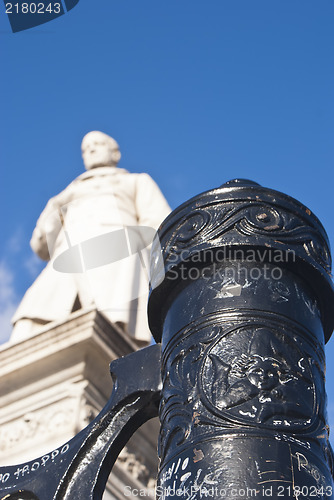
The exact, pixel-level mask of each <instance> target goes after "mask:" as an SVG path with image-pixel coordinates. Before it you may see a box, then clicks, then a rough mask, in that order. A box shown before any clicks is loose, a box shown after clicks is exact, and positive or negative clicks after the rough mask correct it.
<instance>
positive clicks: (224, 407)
mask: <svg viewBox="0 0 334 500" xmlns="http://www.w3.org/2000/svg"><path fill="white" fill-rule="evenodd" d="M208 380H212V383H211V384H208ZM200 383H201V393H202V394H203V401H204V404H205V405H206V406H207V407H208V408H209V409H210V410H211V411H213V412H214V413H215V414H216V415H219V416H222V417H224V418H226V419H228V420H231V421H232V422H235V423H239V424H246V425H252V424H253V425H256V424H262V428H263V426H265V427H276V428H280V429H282V428H286V429H287V430H290V431H291V430H293V429H294V430H296V429H298V428H305V427H309V426H310V425H311V424H312V421H313V417H314V410H315V407H316V393H315V388H314V381H313V375H312V370H311V366H310V362H309V360H308V359H307V358H306V357H305V355H303V353H302V352H301V350H300V349H299V347H298V345H297V344H296V343H294V342H292V341H291V339H290V338H289V336H287V335H284V334H281V333H279V332H277V331H273V330H271V329H269V328H252V327H244V328H238V329H236V330H233V331H232V332H230V333H229V334H228V335H226V336H224V337H223V338H221V339H220V340H219V341H218V342H216V343H215V344H214V345H213V346H211V347H210V348H209V349H208V350H207V352H206V355H205V358H204V361H203V365H202V370H201V382H200Z"/></svg>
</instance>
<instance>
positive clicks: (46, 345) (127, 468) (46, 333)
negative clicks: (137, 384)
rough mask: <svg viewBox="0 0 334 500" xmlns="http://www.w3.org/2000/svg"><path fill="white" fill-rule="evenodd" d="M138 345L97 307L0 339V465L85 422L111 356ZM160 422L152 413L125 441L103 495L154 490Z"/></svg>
mask: <svg viewBox="0 0 334 500" xmlns="http://www.w3.org/2000/svg"><path fill="white" fill-rule="evenodd" d="M136 349H137V346H136V345H135V344H134V343H133V341H132V340H131V339H130V338H129V337H126V335H125V334H124V332H122V331H121V330H120V329H119V328H117V326H115V325H112V324H110V323H109V322H108V321H107V320H106V318H105V317H104V316H103V314H101V313H99V312H98V311H96V310H90V311H86V312H82V310H80V311H77V312H75V313H73V314H72V315H71V316H70V318H69V319H68V320H67V321H66V322H64V323H51V324H49V325H46V327H45V329H44V330H42V331H41V332H40V333H38V334H36V335H35V336H33V337H31V338H29V339H26V340H23V341H21V342H18V343H15V344H14V343H10V342H8V343H6V344H4V345H3V346H1V347H0V463H1V465H9V464H16V463H22V462H24V461H28V460H31V459H33V458H35V457H38V456H42V455H44V454H47V453H48V452H50V451H52V450H53V449H54V448H57V447H59V446H60V445H61V444H62V443H65V442H66V441H67V440H69V439H71V438H72V437H73V436H74V435H75V434H77V433H78V432H79V431H80V430H81V429H82V428H84V427H85V426H86V425H87V424H89V422H90V421H91V420H92V419H93V418H94V417H95V416H96V415H97V414H98V413H99V411H100V410H101V409H102V407H103V406H104V404H105V403H106V401H107V400H108V398H109V396H110V393H111V390H112V380H111V376H110V373H109V363H110V362H111V361H112V360H113V359H115V358H118V357H120V356H123V355H126V354H129V353H131V352H133V351H135V350H136ZM129 376H131V374H129ZM158 427H159V425H158V422H157V421H156V420H152V421H150V422H147V423H146V424H145V425H144V426H142V427H141V428H140V429H139V431H138V432H137V433H136V434H135V435H134V436H133V437H132V439H131V440H130V441H129V443H128V445H127V447H126V448H125V449H124V450H123V451H122V453H121V455H120V457H119V459H118V460H117V462H116V464H115V466H114V468H113V472H112V474H111V475H110V478H109V481H108V487H107V491H106V493H105V497H104V498H105V499H114V498H116V499H121V498H122V499H123V498H126V496H125V494H126V495H127V498H129V497H130V498H131V492H133V491H135V489H136V490H140V489H145V490H146V491H147V492H148V491H149V490H150V489H152V490H153V488H154V483H155V474H156V468H157V452H156V446H157V435H158ZM152 497H153V494H152Z"/></svg>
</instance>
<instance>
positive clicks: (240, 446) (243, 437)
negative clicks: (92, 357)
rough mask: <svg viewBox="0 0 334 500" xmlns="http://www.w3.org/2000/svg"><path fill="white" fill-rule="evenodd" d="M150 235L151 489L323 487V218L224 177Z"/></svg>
mask: <svg viewBox="0 0 334 500" xmlns="http://www.w3.org/2000/svg"><path fill="white" fill-rule="evenodd" d="M159 238H160V243H161V247H162V255H163V262H161V257H160V254H159V251H158V250H159V249H158V242H157V252H156V253H155V254H154V256H155V258H154V259H153V264H152V265H153V274H152V275H153V278H152V291H151V295H150V300H149V321H150V326H151V330H152V332H153V335H154V337H155V339H156V341H157V342H160V341H161V342H162V380H163V390H162V400H161V404H160V419H161V433H160V443H159V450H160V452H159V453H160V458H161V464H160V471H159V483H158V490H157V498H176V496H178V497H179V498H187V499H199V498H205V497H206V498H215V499H218V498H219V499H221V498H228V499H230V498H238V499H241V498H252V497H253V498H268V497H271V498H275V499H276V498H298V499H302V498H308V499H312V498H318V499H319V498H324V499H329V498H333V494H332V472H331V469H332V451H331V448H330V445H329V442H328V425H327V421H326V394H325V385H324V384H325V375H324V372H325V357H324V343H325V342H326V341H327V340H328V339H329V337H330V335H331V332H332V329H333V309H334V308H333V303H334V302H333V301H334V294H333V287H332V282H331V276H330V269H331V258H330V251H329V244H328V239H327V235H326V233H325V231H324V229H323V227H322V225H321V223H320V221H319V220H318V219H317V218H316V217H315V215H313V214H312V213H311V211H310V210H309V209H308V208H306V207H305V206H304V205H302V204H301V203H299V202H298V201H296V200H295V199H293V198H291V197H289V196H287V195H284V194H282V193H279V192H277V191H273V190H270V189H266V188H263V187H261V186H259V185H258V184H256V183H254V182H251V181H247V180H234V181H230V182H228V183H226V184H224V185H223V186H222V187H220V188H218V189H215V190H212V191H208V192H206V193H203V194H201V195H199V196H196V197H195V198H192V199H191V200H190V201H188V202H186V203H184V204H183V205H181V206H180V207H179V208H178V209H176V210H175V211H174V212H173V213H172V214H171V215H170V216H169V217H168V218H167V219H166V220H165V221H164V223H163V224H162V226H161V228H160V230H159ZM161 264H162V265H163V266H164V271H165V276H163V273H161Z"/></svg>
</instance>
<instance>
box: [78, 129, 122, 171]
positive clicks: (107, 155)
mask: <svg viewBox="0 0 334 500" xmlns="http://www.w3.org/2000/svg"><path fill="white" fill-rule="evenodd" d="M81 152H82V158H83V162H84V165H85V168H86V170H90V169H92V168H96V167H117V163H118V162H119V160H120V158H121V153H120V150H119V147H118V144H117V142H116V141H115V139H113V138H112V137H110V136H109V135H107V134H104V133H103V132H98V131H93V132H88V134H86V135H85V137H84V138H83V139H82V143H81Z"/></svg>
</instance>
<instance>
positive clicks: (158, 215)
mask: <svg viewBox="0 0 334 500" xmlns="http://www.w3.org/2000/svg"><path fill="white" fill-rule="evenodd" d="M136 210H137V219H138V224H140V225H142V226H150V227H153V228H154V229H158V227H159V226H160V224H161V223H162V221H163V220H164V219H165V218H166V217H167V215H169V214H170V212H171V208H170V206H169V205H168V203H167V201H166V199H165V197H164V195H163V194H162V192H161V191H160V189H159V187H158V185H157V184H156V183H155V182H154V180H153V179H152V177H150V176H149V175H148V174H139V175H138V180H137V186H136Z"/></svg>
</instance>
